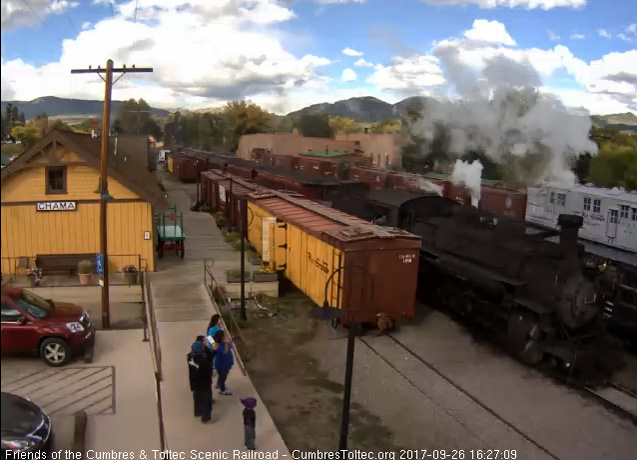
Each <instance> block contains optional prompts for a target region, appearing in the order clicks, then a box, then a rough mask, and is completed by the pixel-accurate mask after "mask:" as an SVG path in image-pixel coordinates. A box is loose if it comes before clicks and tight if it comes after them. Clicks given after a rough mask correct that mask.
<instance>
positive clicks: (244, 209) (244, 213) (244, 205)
mask: <svg viewBox="0 0 637 460" xmlns="http://www.w3.org/2000/svg"><path fill="white" fill-rule="evenodd" d="M240 210H241V319H242V320H243V321H246V320H247V319H248V316H247V314H246V238H247V236H248V232H247V228H248V202H247V201H246V200H241V201H240Z"/></svg>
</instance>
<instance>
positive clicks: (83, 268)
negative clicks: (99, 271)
mask: <svg viewBox="0 0 637 460" xmlns="http://www.w3.org/2000/svg"><path fill="white" fill-rule="evenodd" d="M77 272H78V273H79V274H80V275H90V274H91V273H93V262H91V261H90V260H82V261H81V262H80V263H79V264H77Z"/></svg>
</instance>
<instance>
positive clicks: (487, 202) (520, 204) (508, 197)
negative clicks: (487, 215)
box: [479, 185, 526, 220]
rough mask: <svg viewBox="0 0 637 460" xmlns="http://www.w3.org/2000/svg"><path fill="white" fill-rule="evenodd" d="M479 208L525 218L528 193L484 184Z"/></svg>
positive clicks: (521, 218)
mask: <svg viewBox="0 0 637 460" xmlns="http://www.w3.org/2000/svg"><path fill="white" fill-rule="evenodd" d="M479 208H480V209H484V210H485V211H489V212H491V213H493V214H497V215H504V216H510V217H513V218H515V219H520V220H524V217H525V215H526V193H525V192H523V191H520V190H512V189H507V188H502V187H493V186H490V185H483V186H482V192H481V197H480V205H479Z"/></svg>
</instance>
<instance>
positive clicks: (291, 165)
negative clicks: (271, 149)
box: [264, 155, 299, 171]
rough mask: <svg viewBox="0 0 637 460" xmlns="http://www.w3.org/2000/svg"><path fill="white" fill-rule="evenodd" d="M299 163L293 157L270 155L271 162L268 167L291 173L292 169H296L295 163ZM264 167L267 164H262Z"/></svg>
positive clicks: (296, 158) (297, 159)
mask: <svg viewBox="0 0 637 460" xmlns="http://www.w3.org/2000/svg"><path fill="white" fill-rule="evenodd" d="M298 162H299V157H295V156H293V155H272V161H271V163H269V165H272V166H274V167H275V168H280V169H284V170H286V171H292V170H294V169H298V167H295V166H297V163H298ZM264 164H265V165H266V166H268V164H266V163H264Z"/></svg>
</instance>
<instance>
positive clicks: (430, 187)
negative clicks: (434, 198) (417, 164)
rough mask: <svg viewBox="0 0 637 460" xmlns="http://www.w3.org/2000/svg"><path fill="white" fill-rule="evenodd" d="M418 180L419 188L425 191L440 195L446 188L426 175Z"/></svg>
mask: <svg viewBox="0 0 637 460" xmlns="http://www.w3.org/2000/svg"><path fill="white" fill-rule="evenodd" d="M416 182H417V186H418V188H419V189H420V190H422V191H423V192H432V193H436V194H438V195H439V196H442V194H443V191H444V190H443V188H442V186H441V185H438V184H434V183H433V182H431V181H430V180H427V179H425V178H424V177H418V179H417V180H416Z"/></svg>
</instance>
